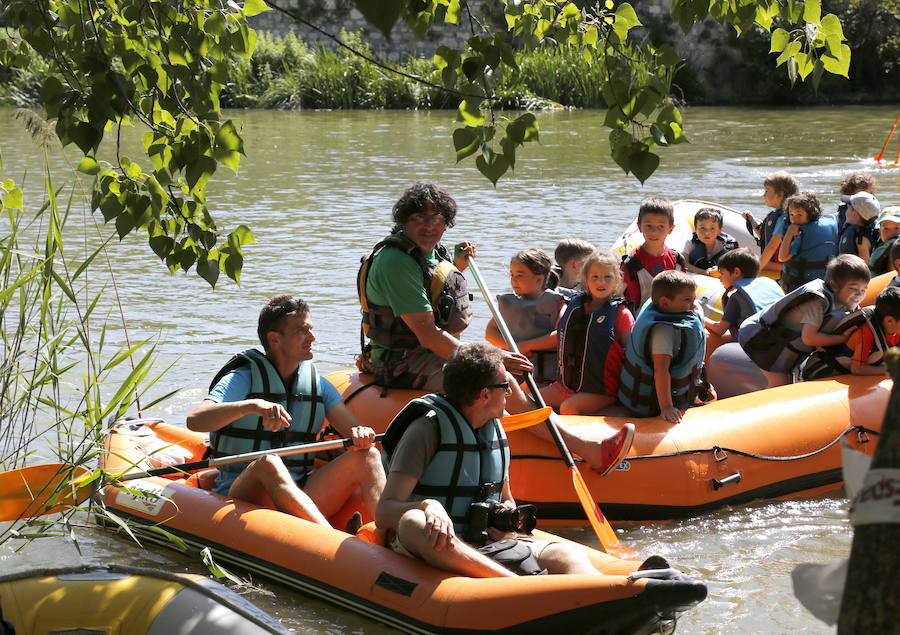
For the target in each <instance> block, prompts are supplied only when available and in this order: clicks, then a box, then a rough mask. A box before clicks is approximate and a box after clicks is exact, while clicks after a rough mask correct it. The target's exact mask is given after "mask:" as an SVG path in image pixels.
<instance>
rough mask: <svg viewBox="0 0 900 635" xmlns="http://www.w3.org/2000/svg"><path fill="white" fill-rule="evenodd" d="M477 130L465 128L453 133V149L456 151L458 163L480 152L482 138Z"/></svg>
mask: <svg viewBox="0 0 900 635" xmlns="http://www.w3.org/2000/svg"><path fill="white" fill-rule="evenodd" d="M475 130H476V129H475V128H469V127H464V128H457V129H456V130H454V131H453V148H454V149H455V150H456V162H457V163H459V162H460V161H462V160H463V159H465V158H466V157H468V156H471V155H473V154H475V153H476V152H478V148H479V147H480V146H481V136H480V135H478V134H477V133H476V131H475Z"/></svg>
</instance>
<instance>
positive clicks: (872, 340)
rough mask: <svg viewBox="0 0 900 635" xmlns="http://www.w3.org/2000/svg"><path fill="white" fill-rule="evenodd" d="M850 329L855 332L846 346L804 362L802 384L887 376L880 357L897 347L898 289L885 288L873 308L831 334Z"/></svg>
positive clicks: (853, 316)
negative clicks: (838, 377)
mask: <svg viewBox="0 0 900 635" xmlns="http://www.w3.org/2000/svg"><path fill="white" fill-rule="evenodd" d="M851 328H855V332H854V333H853V334H852V335H851V336H850V338H849V339H848V340H847V342H846V344H839V345H837V346H829V347H827V348H824V349H821V350H817V351H815V352H813V353H812V354H811V355H810V356H809V357H808V358H807V360H806V361H805V362H804V363H803V368H802V369H801V372H800V376H801V377H802V378H803V379H804V380H809V379H822V378H824V377H833V376H834V375H843V374H846V373H852V374H854V375H885V374H887V372H888V371H887V366H886V365H885V363H884V354H885V352H886V351H887V349H889V348H891V347H892V346H897V345H898V344H900V288H898V287H885V288H884V289H883V290H882V291H881V293H879V294H878V297H877V298H876V299H875V307H874V308H873V307H870V306H865V307H860V308H859V309H857V310H856V311H854V312H853V313H851V314H849V315H848V316H847V317H846V318H844V319H843V320H842V321H841V323H840V324H838V325H837V327H836V328H835V329H834V330H835V332H837V333H843V332H845V331H848V330H849V329H851Z"/></svg>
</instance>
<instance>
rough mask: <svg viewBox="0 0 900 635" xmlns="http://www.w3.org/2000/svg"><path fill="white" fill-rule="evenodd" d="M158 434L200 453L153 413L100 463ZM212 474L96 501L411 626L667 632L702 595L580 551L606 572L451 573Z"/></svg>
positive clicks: (126, 429) (218, 555)
mask: <svg viewBox="0 0 900 635" xmlns="http://www.w3.org/2000/svg"><path fill="white" fill-rule="evenodd" d="M160 441H162V442H163V444H170V443H171V444H178V446H179V447H180V448H183V449H184V450H186V455H187V458H186V460H199V459H200V458H201V457H202V455H203V453H204V451H205V449H206V445H207V435H205V434H198V433H194V432H190V431H188V430H186V429H184V428H181V427H176V426H171V425H166V424H164V423H161V422H159V421H153V422H141V421H139V422H133V423H128V424H123V425H120V426H117V427H116V428H114V429H113V430H112V431H111V432H110V434H109V435H108V436H107V440H106V448H105V451H104V453H103V455H102V459H101V466H102V467H104V468H105V469H106V470H109V471H111V472H112V473H113V474H115V473H124V472H128V471H131V470H133V469H134V466H138V468H139V469H146V468H148V467H152V466H153V465H151V464H150V463H149V462H148V454H149V455H156V456H159V455H162V454H165V450H164V451H163V452H159V451H158V450H159V448H160V446H161V444H160ZM212 480H213V479H212V478H211V474H210V472H209V471H206V472H204V473H198V474H195V475H180V476H179V477H177V478H171V479H169V478H160V477H153V478H144V479H138V480H129V481H128V482H127V483H126V485H127V489H124V488H122V487H121V486H120V487H119V488H117V487H115V486H113V485H108V486H106V487H105V488H104V489H103V490H102V491H101V492H100V495H99V499H100V501H101V502H102V504H103V505H105V506H106V507H108V508H110V509H112V510H113V511H114V513H115V514H116V515H117V516H119V517H122V518H124V519H125V520H126V521H127V522H128V524H129V527H130V529H131V530H132V531H134V533H135V534H136V535H138V536H139V537H140V538H141V539H142V540H149V541H151V542H156V543H159V544H162V545H164V546H172V543H171V542H170V541H169V539H167V538H166V537H165V536H164V535H162V534H161V533H160V532H158V531H156V529H157V528H162V529H165V531H166V532H169V533H171V534H174V535H175V536H177V537H178V538H180V539H181V540H184V541H185V542H186V543H187V544H188V545H189V546H190V547H191V548H194V549H201V548H203V547H209V548H210V550H211V551H212V553H213V556H214V558H215V559H216V561H218V562H220V563H223V564H226V563H227V564H228V565H231V566H235V567H239V568H241V569H243V570H246V571H252V572H254V573H256V574H259V575H263V576H265V577H267V578H269V579H272V580H274V581H276V582H278V583H281V584H284V585H286V586H289V587H291V588H293V589H295V590H297V591H300V592H304V593H308V594H310V595H313V596H315V597H317V598H321V599H323V600H326V601H329V602H332V603H334V604H337V605H339V606H341V607H343V608H346V609H348V610H351V611H354V612H357V613H360V614H363V615H366V616H368V617H370V618H372V619H373V620H376V621H378V622H382V623H385V624H387V625H389V626H392V627H395V628H398V629H401V630H403V631H407V632H420V633H424V632H429V633H433V632H441V633H474V632H495V633H496V632H515V633H530V632H535V633H536V632H548V631H557V632H562V631H565V630H568V631H570V632H579V633H594V632H622V633H652V632H657V631H660V630H662V632H669V631H667V630H665V629H666V628H668V627H669V626H671V625H674V620H675V618H676V617H677V615H678V614H679V613H680V612H682V611H685V610H687V609H689V608H690V607H692V606H694V605H696V604H697V603H699V602H700V601H702V600H703V599H704V598H705V597H706V587H705V586H704V585H703V584H700V583H698V582H695V581H693V580H690V579H689V578H686V577H685V576H683V575H677V574H676V572H674V571H672V570H671V569H669V570H664V571H662V572H656V573H655V574H656V575H658V576H659V577H641V575H644V574H647V575H653V574H652V573H650V572H641V573H640V574H636V575H633V576H632V577H629V576H630V575H631V574H634V573H635V571H636V570H637V569H638V567H639V563H638V562H637V561H631V560H621V559H619V558H616V557H614V556H611V555H607V554H604V553H601V552H598V551H594V550H592V549H588V548H587V547H583V548H584V549H587V550H588V552H589V555H590V558H591V559H592V561H593V562H594V564H595V566H596V567H597V568H598V569H599V570H600V571H602V572H603V575H544V576H528V577H517V578H485V579H476V578H467V577H461V576H456V575H451V574H449V573H447V572H444V571H440V570H437V569H434V568H432V567H430V566H428V565H426V564H425V563H423V562H420V561H418V560H414V559H412V558H409V557H406V556H402V555H399V554H397V553H394V552H393V551H391V550H390V549H388V548H386V547H383V546H381V545H379V544H375V542H374V538H373V537H372V536H373V531H372V528H371V524H370V525H367V526H364V527H363V529H362V530H361V531H360V533H359V534H357V537H353V536H349V535H347V534H346V533H344V532H343V531H338V530H335V529H329V528H325V527H322V526H319V525H315V524H313V523H310V522H307V521H305V520H301V519H299V518H296V517H293V516H289V515H286V514H283V513H281V512H278V511H276V510H273V509H267V508H263V507H258V506H255V505H252V504H249V503H246V502H243V501H239V500H233V499H229V498H225V497H222V496H219V495H217V494H213V493H212V492H209V491H207V490H205V489H203V488H202V487H201V484H206V483H209V482H211V481H212ZM355 503H356V504H357V505H359V501H358V500H357V501H355ZM354 509H355V507H354V506H353V504H348V506H347V507H346V508H345V509H344V510H342V512H341V513H340V514H339V515H338V516H337V517H335V518H334V519H332V522H333V523H334V524H335V525H336V526H343V523H344V522H345V521H346V518H347V517H348V516H349V515H350V514H351V513H352V512H353V511H354ZM536 533H538V534H540V535H541V537H549V535H548V534H544V533H542V532H536ZM554 539H557V540H560V541H562V540H564V539H562V538H554Z"/></svg>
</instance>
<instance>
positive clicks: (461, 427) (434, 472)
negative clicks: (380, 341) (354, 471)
mask: <svg viewBox="0 0 900 635" xmlns="http://www.w3.org/2000/svg"><path fill="white" fill-rule="evenodd" d="M421 417H426V419H427V421H428V422H429V425H435V426H437V427H438V431H439V433H440V441H439V443H438V446H437V451H436V452H435V454H434V456H433V457H432V459H431V461H430V462H429V463H428V465H427V466H426V467H425V472H424V473H423V474H422V477H421V478H420V479H419V481H418V483H416V486H415V487H414V488H413V491H412V494H411V495H410V500H411V501H421V500H425V499H426V498H431V499H434V500H436V501H438V502H440V503H441V505H443V506H444V509H446V510H447V513H448V514H449V515H450V518H451V519H452V520H453V528H454V530H455V531H456V533H457V535H459V536H463V535H465V533H466V529H467V526H468V513H469V506H470V505H471V504H472V503H480V502H485V501H489V500H492V501H497V502H500V501H501V493H502V492H503V484H504V483H505V482H506V479H507V477H508V472H509V444H508V442H507V440H506V433H505V432H504V431H503V426H501V425H500V422H499V421H498V420H497V419H491V420H490V421H488V422H487V423H486V424H484V425H483V426H481V427H480V428H478V429H477V430H473V429H472V426H471V425H470V424H469V422H468V421H466V419H465V417H463V416H462V414H460V412H459V411H458V410H457V409H456V408H454V407H453V405H452V404H451V403H450V402H449V401H447V400H446V399H445V398H444V397H442V396H440V395H436V394H430V395H425V396H424V397H420V398H418V399H413V400H412V401H410V402H409V403H408V404H407V405H406V406H405V407H404V408H403V410H401V411H400V412H399V413H397V416H395V417H394V420H393V421H391V423H390V425H389V426H388V428H387V430H386V431H385V433H384V438H383V439H382V442H381V454H382V460H383V461H384V464H385V472H387V471H389V468H390V461H391V457H392V456H393V453H394V450H395V449H396V448H397V444H398V443H399V442H400V439H401V437H403V433H404V432H405V431H406V428H408V427H409V425H410V424H411V423H412V422H413V421H415V420H416V419H419V418H421Z"/></svg>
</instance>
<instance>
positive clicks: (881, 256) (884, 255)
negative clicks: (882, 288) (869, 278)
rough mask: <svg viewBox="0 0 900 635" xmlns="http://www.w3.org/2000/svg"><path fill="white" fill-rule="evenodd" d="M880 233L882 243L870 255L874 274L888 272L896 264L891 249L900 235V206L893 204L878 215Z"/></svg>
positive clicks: (870, 263)
mask: <svg viewBox="0 0 900 635" xmlns="http://www.w3.org/2000/svg"><path fill="white" fill-rule="evenodd" d="M878 235H879V237H880V238H881V244H880V245H878V246H877V247H875V249H873V250H872V255H871V256H869V270H870V271H871V272H872V275H873V276H879V275H881V274H883V273H887V272H888V271H890V270H891V267H893V266H894V261H893V259H892V258H891V249H892V248H893V246H894V245H895V244H897V236H900V207H898V206H896V205H892V206H891V207H885V208H884V209H883V210H881V214H879V216H878Z"/></svg>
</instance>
